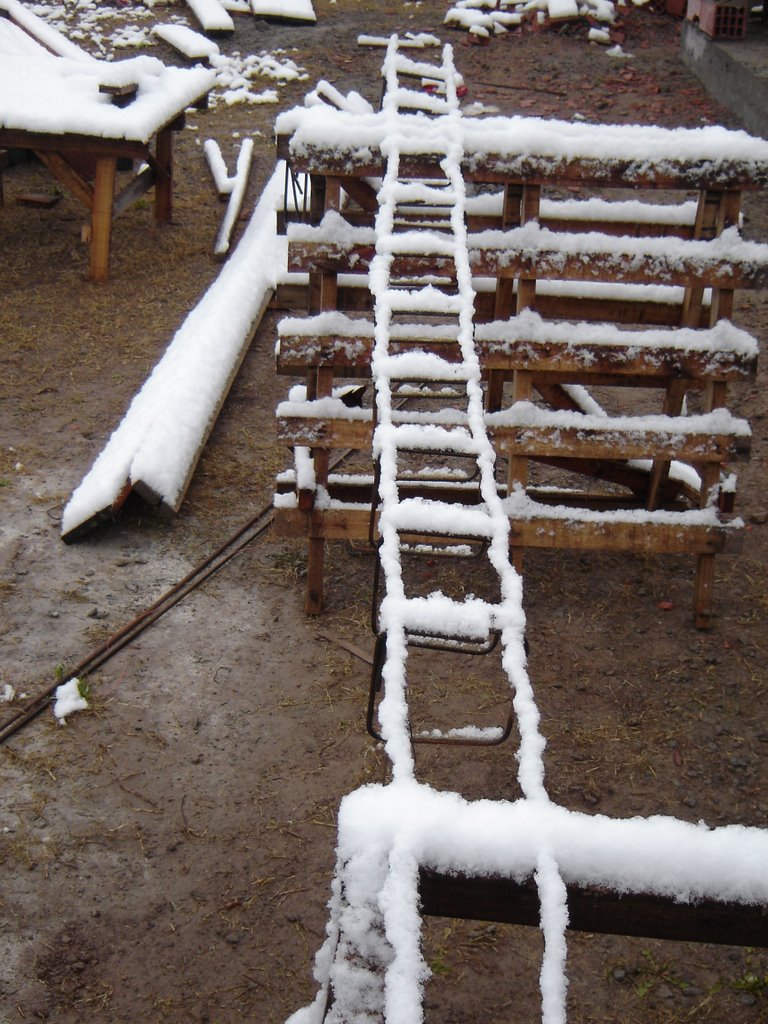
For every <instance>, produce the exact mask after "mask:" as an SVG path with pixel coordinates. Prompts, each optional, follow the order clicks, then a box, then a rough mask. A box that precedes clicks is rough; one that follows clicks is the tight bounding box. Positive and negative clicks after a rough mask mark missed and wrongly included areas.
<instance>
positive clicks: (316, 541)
mask: <svg viewBox="0 0 768 1024" xmlns="http://www.w3.org/2000/svg"><path fill="white" fill-rule="evenodd" d="M340 205H341V181H340V179H339V178H326V177H324V176H323V175H312V191H311V207H310V220H311V222H312V223H313V224H317V223H319V222H320V220H322V217H323V214H324V213H325V211H326V210H338V209H339V207H340ZM309 282H310V285H309V312H310V313H319V312H321V311H324V310H332V309H336V305H337V294H338V287H337V275H336V274H334V273H319V274H310V275H309ZM332 393H333V367H332V366H320V367H318V368H317V370H316V371H313V370H310V371H309V373H308V374H307V398H327V397H328V396H329V395H331V394H332ZM312 460H313V462H314V466H315V483H316V484H320V485H321V486H325V485H326V484H327V483H328V464H329V461H330V452H329V450H328V449H327V448H314V449H313V450H312ZM307 521H308V524H309V526H308V545H307V592H306V598H305V603H304V610H305V612H306V613H307V615H319V614H320V613H321V612H322V610H323V569H324V566H325V538H324V537H322V536H320V537H318V536H316V535H313V533H312V522H311V513H309V515H308V520H307Z"/></svg>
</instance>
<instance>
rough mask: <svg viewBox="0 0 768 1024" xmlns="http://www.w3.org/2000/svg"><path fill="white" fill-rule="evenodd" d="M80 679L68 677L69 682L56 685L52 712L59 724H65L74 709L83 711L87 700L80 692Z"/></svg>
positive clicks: (86, 705)
mask: <svg viewBox="0 0 768 1024" xmlns="http://www.w3.org/2000/svg"><path fill="white" fill-rule="evenodd" d="M82 689H83V687H82V684H81V680H80V679H77V678H75V679H70V680H69V682H67V683H64V684H63V685H61V686H57V687H56V703H55V704H54V705H53V713H54V715H55V716H56V718H57V719H58V720H59V722H60V723H61V725H64V724H66V720H67V717H68V716H69V715H71V714H74V712H75V711H85V710H86V709H87V707H88V701H87V700H86V699H85V697H84V696H83V694H82Z"/></svg>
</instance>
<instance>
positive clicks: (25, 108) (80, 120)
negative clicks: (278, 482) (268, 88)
mask: <svg viewBox="0 0 768 1024" xmlns="http://www.w3.org/2000/svg"><path fill="white" fill-rule="evenodd" d="M6 2H7V0H6ZM213 82H214V73H213V72H212V71H208V70H205V69H202V68H192V69H186V68H174V67H166V66H165V65H164V64H163V63H162V62H161V61H159V60H157V59H156V58H153V57H135V58H133V59H131V60H124V61H116V62H107V61H96V60H93V61H90V60H89V61H81V60H74V59H72V58H69V57H54V56H49V55H44V54H42V53H41V54H40V56H34V55H32V54H30V53H24V54H14V53H10V54H3V59H2V62H0V133H7V136H8V137H11V133H13V132H24V133H39V134H44V135H55V136H63V135H67V136H70V135H80V136H87V137H95V138H105V139H117V140H122V139H126V140H129V141H133V142H141V143H146V142H149V140H150V139H151V138H152V137H153V136H154V135H155V134H156V132H157V131H159V130H160V129H161V128H163V127H165V126H166V125H167V124H169V123H170V122H171V121H172V120H174V118H176V117H177V116H178V115H179V113H181V112H182V111H184V110H185V109H186V108H187V107H188V106H191V105H192V104H194V103H195V102H197V101H198V100H199V99H201V97H203V96H204V95H205V94H206V93H207V92H208V90H209V89H210V88H211V87H212V86H213ZM129 85H136V86H137V91H136V96H135V98H134V99H133V100H132V102H131V103H129V104H128V105H127V106H125V107H118V106H116V105H114V104H113V103H112V102H111V99H110V96H109V95H106V94H104V93H101V92H100V91H99V89H100V86H129Z"/></svg>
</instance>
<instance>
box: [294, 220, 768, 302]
mask: <svg viewBox="0 0 768 1024" xmlns="http://www.w3.org/2000/svg"><path fill="white" fill-rule="evenodd" d="M481 240H482V236H474V238H473V237H472V236H470V238H469V240H468V244H469V260H470V266H471V268H472V273H473V274H476V275H478V276H482V277H495V278H499V277H507V278H510V277H511V278H523V279H527V280H530V279H540V280H545V281H595V282H621V283H622V284H665V285H674V286H677V287H685V286H686V285H689V284H690V283H691V281H696V282H697V283H698V284H699V285H701V286H702V287H706V288H725V289H733V288H763V287H766V285H768V259H765V260H764V261H763V262H760V263H758V262H757V261H752V260H750V261H743V262H742V261H740V260H739V257H738V254H736V253H734V254H733V257H732V258H731V257H729V256H727V255H726V256H718V255H717V254H716V253H714V252H713V254H712V256H711V258H710V259H707V260H706V261H705V260H704V259H701V258H700V256H699V255H698V250H697V251H695V252H693V251H692V252H691V254H690V256H688V255H684V254H680V255H678V254H677V253H675V254H674V255H671V256H667V255H665V254H664V253H660V252H658V251H649V252H642V251H640V250H638V251H637V252H633V253H632V254H629V253H626V252H613V251H603V252H600V251H598V250H597V249H594V250H591V251H589V258H588V259H585V256H584V251H583V250H576V251H569V250H568V249H565V248H552V249H549V250H547V249H545V248H537V247H535V246H534V247H530V248H529V247H528V246H527V245H520V243H518V242H517V240H516V238H515V235H514V233H513V232H498V233H497V234H496V238H495V240H494V241H493V243H491V241H490V240H489V241H488V242H482V243H481ZM688 244H689V245H691V246H701V245H703V244H705V243H696V242H690V243H688ZM491 245H492V247H491ZM374 255H375V246H374V244H373V242H370V243H369V242H359V243H353V242H340V241H335V240H332V239H331V238H328V239H326V240H322V239H318V240H317V241H314V240H313V241H309V240H299V239H291V240H290V241H289V245H288V270H289V272H291V273H299V272H305V273H340V274H353V273H354V274H364V273H367V272H368V269H369V267H370V264H371V261H372V259H373V257H374ZM391 273H392V276H393V277H397V278H418V277H428V276H429V275H432V276H437V277H444V278H446V279H447V280H451V279H452V278H453V276H454V273H455V264H454V261H453V258H452V257H451V256H448V255H442V254H440V253H439V252H437V253H426V254H424V255H395V256H393V259H392V269H391Z"/></svg>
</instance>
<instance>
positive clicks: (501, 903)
mask: <svg viewBox="0 0 768 1024" xmlns="http://www.w3.org/2000/svg"><path fill="white" fill-rule="evenodd" d="M567 890H568V928H569V929H571V930H572V931H582V932H592V933H598V934H607V935H634V936H639V937H642V938H649V939H664V940H667V941H675V942H711V943H717V944H722V945H727V946H745V947H747V946H755V947H759V948H765V947H768V907H766V906H765V905H761V904H757V905H753V904H745V903H726V902H720V901H716V900H712V899H706V900H698V901H697V902H695V903H680V902H678V901H677V900H674V899H671V898H667V897H663V896H657V895H655V894H652V893H631V892H625V893H617V892H613V891H611V890H608V889H598V888H594V887H593V888H586V887H579V886H575V885H568V886H567ZM419 898H420V903H421V911H422V913H423V914H426V915H428V916H433V917H453V918H462V919H465V920H471V921H497V922H501V923H505V924H516V925H527V926H530V927H534V928H537V927H539V915H540V908H539V897H538V893H537V890H536V886H535V884H534V883H533V882H530V881H529V882H516V881H514V879H510V878H498V877H495V878H493V877H492V878H472V877H467V876H465V875H441V874H439V873H437V872H435V871H431V870H429V869H427V868H421V869H420V870H419Z"/></svg>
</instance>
